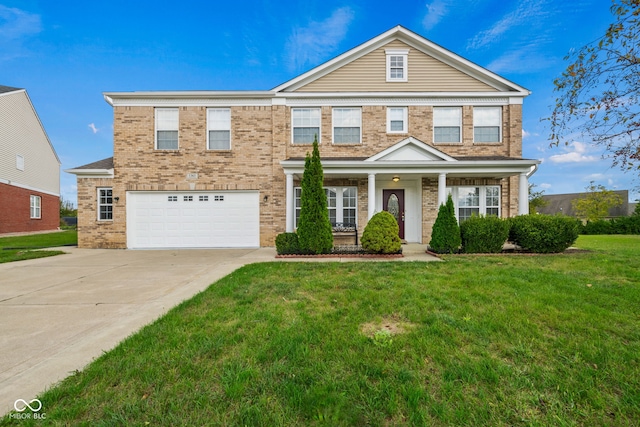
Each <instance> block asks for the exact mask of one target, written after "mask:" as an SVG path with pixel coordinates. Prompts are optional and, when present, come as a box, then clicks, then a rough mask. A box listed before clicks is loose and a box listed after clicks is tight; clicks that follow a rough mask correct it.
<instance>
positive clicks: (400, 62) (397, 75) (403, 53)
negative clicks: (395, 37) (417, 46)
mask: <svg viewBox="0 0 640 427" xmlns="http://www.w3.org/2000/svg"><path fill="white" fill-rule="evenodd" d="M385 53H386V55H387V81H388V82H406V81H407V59H408V56H409V50H408V49H387V50H386V51H385Z"/></svg>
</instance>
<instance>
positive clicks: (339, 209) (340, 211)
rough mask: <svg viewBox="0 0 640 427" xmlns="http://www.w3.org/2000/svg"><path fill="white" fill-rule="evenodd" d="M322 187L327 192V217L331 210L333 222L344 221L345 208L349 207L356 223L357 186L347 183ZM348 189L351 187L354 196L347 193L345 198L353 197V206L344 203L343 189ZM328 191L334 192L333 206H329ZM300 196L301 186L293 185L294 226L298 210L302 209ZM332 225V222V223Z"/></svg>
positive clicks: (296, 223) (295, 225) (298, 215)
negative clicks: (352, 211)
mask: <svg viewBox="0 0 640 427" xmlns="http://www.w3.org/2000/svg"><path fill="white" fill-rule="evenodd" d="M322 188H324V191H325V193H327V210H328V211H330V212H329V218H330V219H331V211H334V212H335V214H334V215H333V217H334V218H335V221H333V222H335V223H344V211H345V209H349V210H355V221H356V224H357V223H358V187H356V186H353V185H347V186H326V187H322ZM348 189H353V190H354V191H355V196H354V197H350V196H349V195H346V197H347V199H353V200H354V202H355V206H346V204H345V190H348ZM329 191H333V192H335V194H336V197H335V199H334V200H335V206H330V205H331V202H330V200H329V197H328V192H329ZM338 194H341V195H342V197H337V195H338ZM301 196H302V188H301V187H294V189H293V197H294V206H295V212H294V217H293V221H294V227H295V228H297V227H298V219H299V218H300V210H301V209H302V206H301ZM332 225H333V224H332Z"/></svg>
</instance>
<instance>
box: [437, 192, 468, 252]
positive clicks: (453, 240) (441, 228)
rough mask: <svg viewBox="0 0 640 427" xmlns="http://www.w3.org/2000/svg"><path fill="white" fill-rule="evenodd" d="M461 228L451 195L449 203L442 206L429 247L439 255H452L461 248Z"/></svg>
mask: <svg viewBox="0 0 640 427" xmlns="http://www.w3.org/2000/svg"><path fill="white" fill-rule="evenodd" d="M461 243H462V241H461V240H460V227H459V226H458V221H457V220H456V212H455V208H454V206H453V199H452V198H451V195H449V197H448V198H447V203H446V204H444V205H440V208H439V209H438V217H437V218H436V222H435V223H434V224H433V228H432V229H431V241H430V242H429V247H430V248H431V250H432V251H434V252H435V253H437V254H452V253H456V252H458V249H459V248H460V244H461Z"/></svg>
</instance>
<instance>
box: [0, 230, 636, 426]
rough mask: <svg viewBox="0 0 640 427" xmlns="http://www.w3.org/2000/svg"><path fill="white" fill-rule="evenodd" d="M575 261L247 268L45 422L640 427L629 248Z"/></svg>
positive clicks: (119, 354)
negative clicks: (605, 426) (639, 423)
mask: <svg viewBox="0 0 640 427" xmlns="http://www.w3.org/2000/svg"><path fill="white" fill-rule="evenodd" d="M577 246H578V247H579V248H581V249H586V250H588V251H585V252H579V253H571V254H560V255H541V256H530V255H495V256H472V255H463V256H450V257H445V261H444V262H441V263H419V262H416V263H403V262H375V263H276V262H274V263H262V264H253V265H249V266H246V267H243V268H241V269H239V270H237V271H235V272H234V273H232V274H231V275H229V276H227V277H225V278H223V279H222V280H220V281H218V282H217V283H215V284H214V285H213V286H211V287H209V288H208V289H207V290H206V291H204V292H202V293H200V294H198V295H197V296H195V297H194V298H193V299H191V300H189V301H186V302H184V303H182V304H181V305H179V306H178V307H176V308H175V309H173V310H171V311H170V312H169V313H168V314H167V315H166V316H164V317H163V318H161V319H159V320H158V321H156V322H155V323H153V324H151V325H149V326H147V327H145V328H143V329H142V330H141V331H140V332H139V333H137V334H135V335H132V336H131V337H129V338H128V339H126V340H125V341H123V342H122V343H121V344H120V345H119V346H117V347H116V348H115V349H114V350H112V351H110V352H108V353H105V354H104V355H103V356H101V357H100V358H99V359H98V360H96V361H95V362H94V363H92V364H91V365H89V366H88V367H87V368H86V369H85V370H84V371H82V372H76V373H75V374H73V375H71V376H70V377H68V378H67V379H66V380H64V381H63V382H62V383H61V384H60V385H59V386H57V387H55V388H53V389H51V390H48V391H46V392H45V393H43V394H42V395H41V396H40V399H41V401H42V404H43V409H42V411H41V412H44V413H46V424H53V425H100V426H119V425H140V426H144V425H172V426H174V425H185V426H187V425H189V426H191V425H238V426H241V425H251V426H254V425H264V426H279V425H291V426H294V425H295V426H298V425H330V426H337V425H338V426H339V425H380V426H386V425H429V426H450V425H468V426H483V425H486V426H519V425H522V426H524V425H526V426H530V425H531V426H583V425H611V426H625V425H629V426H630V425H637V421H638V419H640V316H639V314H638V307H640V236H615V237H613V236H581V237H580V238H579V240H578V242H577ZM44 424H45V423H44V422H43V421H42V420H30V419H12V418H8V417H5V418H4V419H2V420H1V421H0V425H19V426H28V425H44Z"/></svg>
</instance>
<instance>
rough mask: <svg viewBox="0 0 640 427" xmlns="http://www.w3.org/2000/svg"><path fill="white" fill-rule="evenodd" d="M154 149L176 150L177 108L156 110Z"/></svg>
mask: <svg viewBox="0 0 640 427" xmlns="http://www.w3.org/2000/svg"><path fill="white" fill-rule="evenodd" d="M156 149H158V150H177V149H178V109H177V108H156Z"/></svg>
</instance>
